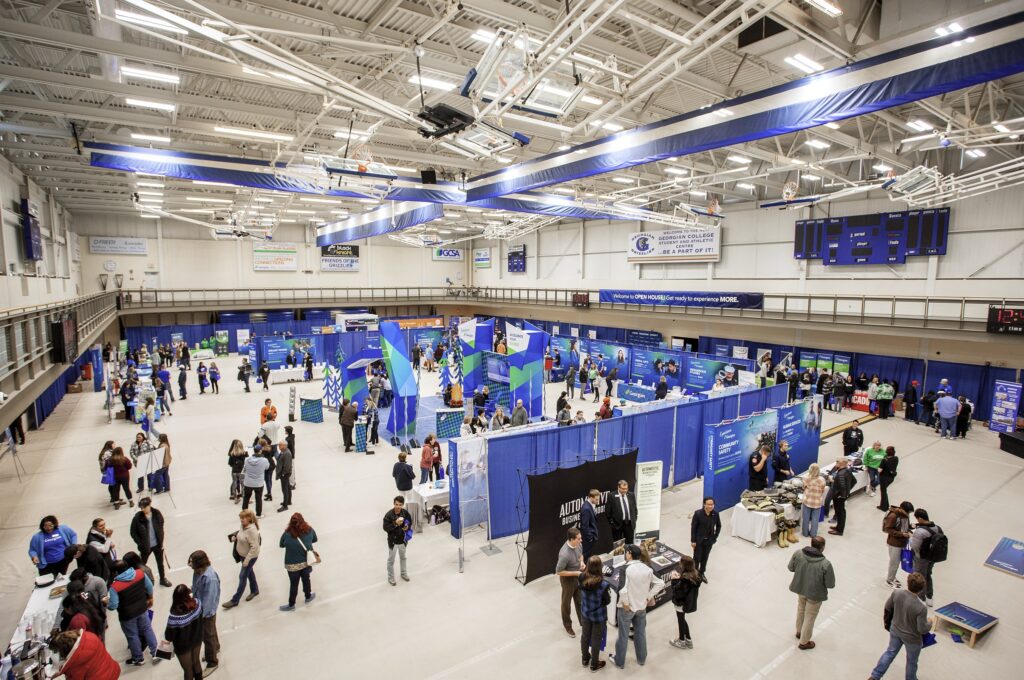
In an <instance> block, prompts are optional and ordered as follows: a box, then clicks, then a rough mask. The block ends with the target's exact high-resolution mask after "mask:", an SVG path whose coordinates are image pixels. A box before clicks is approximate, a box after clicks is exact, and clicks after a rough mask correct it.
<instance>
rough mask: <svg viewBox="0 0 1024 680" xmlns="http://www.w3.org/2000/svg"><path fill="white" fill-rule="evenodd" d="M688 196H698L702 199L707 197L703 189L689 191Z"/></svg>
mask: <svg viewBox="0 0 1024 680" xmlns="http://www.w3.org/2000/svg"><path fill="white" fill-rule="evenodd" d="M690 195H691V196H700V197H701V198H704V197H705V196H707V195H708V192H706V191H704V190H703V189H690Z"/></svg>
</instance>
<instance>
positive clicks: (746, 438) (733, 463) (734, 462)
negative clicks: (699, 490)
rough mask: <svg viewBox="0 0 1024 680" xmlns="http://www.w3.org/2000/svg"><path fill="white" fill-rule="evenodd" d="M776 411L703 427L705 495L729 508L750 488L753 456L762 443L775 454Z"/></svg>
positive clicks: (718, 504) (722, 506)
mask: <svg viewBox="0 0 1024 680" xmlns="http://www.w3.org/2000/svg"><path fill="white" fill-rule="evenodd" d="M777 429H778V415H777V414H776V412H775V411H766V412H764V413H757V414H754V415H752V416H750V417H748V418H741V419H739V420H734V421H731V422H730V421H726V422H723V423H720V424H718V425H705V426H704V443H705V448H704V457H705V461H704V495H705V496H711V497H712V498H714V499H715V505H716V506H717V507H719V508H723V509H725V508H730V507H732V506H733V505H735V504H736V503H737V502H739V500H740V494H741V493H743V491H744V490H745V489H746V488H747V484H748V466H747V461H748V460H749V458H750V456H752V455H753V454H754V453H755V452H757V451H758V450H759V449H760V448H761V447H762V446H767V447H768V448H769V450H770V451H771V452H772V453H773V454H774V453H775V438H776V431H777Z"/></svg>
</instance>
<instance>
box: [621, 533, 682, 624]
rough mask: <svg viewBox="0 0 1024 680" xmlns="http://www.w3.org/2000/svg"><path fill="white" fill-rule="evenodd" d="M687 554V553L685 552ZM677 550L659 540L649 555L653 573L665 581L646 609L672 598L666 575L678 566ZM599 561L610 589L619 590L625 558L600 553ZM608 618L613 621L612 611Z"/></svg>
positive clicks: (654, 607) (670, 585) (648, 609)
mask: <svg viewBox="0 0 1024 680" xmlns="http://www.w3.org/2000/svg"><path fill="white" fill-rule="evenodd" d="M687 554H689V553H687ZM679 555H680V553H679V551H678V550H675V549H674V548H670V547H668V546H667V545H665V544H664V543H662V542H661V541H658V542H657V543H656V547H655V552H654V554H653V555H651V556H650V557H651V565H650V566H651V569H653V570H654V575H655V576H657V577H658V578H660V579H661V580H663V581H665V582H666V583H665V588H664V589H663V590H662V591H661V592H660V593H658V594H657V595H655V596H654V605H653V606H651V607H648V608H647V611H651V610H652V609H657V608H658V607H660V606H661V605H663V604H665V603H666V602H670V601H671V600H672V584H671V583H669V582H668V575H669V574H670V573H672V572H673V571H676V570H678V568H679ZM601 561H602V562H603V563H604V576H605V578H606V579H607V580H608V582H609V583H610V584H611V586H612V590H614V591H615V593H616V594H618V592H619V588H621V587H622V581H623V579H624V578H625V575H624V572H625V571H626V558H625V557H624V556H622V555H617V556H615V557H612V556H611V555H602V556H601ZM612 606H613V607H614V606H615V602H612ZM608 620H609V621H610V622H611V623H613V624H614V623H615V615H614V613H612V614H610V615H609V617H608Z"/></svg>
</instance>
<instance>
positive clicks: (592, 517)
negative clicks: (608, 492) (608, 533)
mask: <svg viewBox="0 0 1024 680" xmlns="http://www.w3.org/2000/svg"><path fill="white" fill-rule="evenodd" d="M600 502H601V492H600V491H598V490H597V489H591V490H590V492H589V493H588V494H587V498H586V500H584V501H583V507H582V509H581V510H580V533H581V534H583V559H584V560H589V559H590V556H591V555H593V554H594V548H595V546H596V545H597V538H598V535H599V534H598V530H597V504H598V503H600Z"/></svg>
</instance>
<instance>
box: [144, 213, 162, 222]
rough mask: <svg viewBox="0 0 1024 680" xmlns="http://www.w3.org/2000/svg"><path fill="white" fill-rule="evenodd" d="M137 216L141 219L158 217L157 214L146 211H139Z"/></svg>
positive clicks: (156, 218) (155, 218)
mask: <svg viewBox="0 0 1024 680" xmlns="http://www.w3.org/2000/svg"><path fill="white" fill-rule="evenodd" d="M139 217H141V218H142V219H145V220H158V219H160V216H159V215H154V214H153V213H148V212H144V213H140V214H139Z"/></svg>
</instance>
